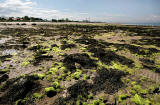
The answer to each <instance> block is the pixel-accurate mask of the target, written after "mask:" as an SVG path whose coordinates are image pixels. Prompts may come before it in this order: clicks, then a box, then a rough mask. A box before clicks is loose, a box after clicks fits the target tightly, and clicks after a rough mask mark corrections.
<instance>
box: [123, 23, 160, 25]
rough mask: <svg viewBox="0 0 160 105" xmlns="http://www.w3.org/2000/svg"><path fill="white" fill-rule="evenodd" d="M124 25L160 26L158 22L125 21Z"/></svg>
mask: <svg viewBox="0 0 160 105" xmlns="http://www.w3.org/2000/svg"><path fill="white" fill-rule="evenodd" d="M124 25H140V26H160V23H127V24H124Z"/></svg>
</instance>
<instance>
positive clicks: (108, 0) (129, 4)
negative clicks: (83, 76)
mask: <svg viewBox="0 0 160 105" xmlns="http://www.w3.org/2000/svg"><path fill="white" fill-rule="evenodd" d="M26 15H27V16H32V17H40V18H45V19H52V18H54V19H61V18H69V19H72V20H85V19H87V20H90V21H101V22H108V23H160V0H0V16H6V17H8V16H13V17H22V16H26Z"/></svg>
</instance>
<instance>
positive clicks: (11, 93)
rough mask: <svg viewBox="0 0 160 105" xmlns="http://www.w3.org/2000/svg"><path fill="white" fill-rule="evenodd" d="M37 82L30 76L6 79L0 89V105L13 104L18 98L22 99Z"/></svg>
mask: <svg viewBox="0 0 160 105" xmlns="http://www.w3.org/2000/svg"><path fill="white" fill-rule="evenodd" d="M35 87H36V88H37V84H36V83H35V82H34V80H33V79H32V78H31V77H30V76H25V77H19V78H14V79H10V80H8V81H6V83H5V84H4V85H3V86H2V88H1V89H0V92H2V94H1V95H0V105H5V104H9V105H10V104H13V103H14V102H15V101H16V100H18V99H23V98H25V97H26V95H27V94H28V93H30V92H31V90H32V89H34V88H35Z"/></svg>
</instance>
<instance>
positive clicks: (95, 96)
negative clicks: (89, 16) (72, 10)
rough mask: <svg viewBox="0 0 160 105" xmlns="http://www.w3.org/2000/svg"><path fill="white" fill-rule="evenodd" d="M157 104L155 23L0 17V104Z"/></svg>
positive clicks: (159, 36)
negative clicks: (7, 19)
mask: <svg viewBox="0 0 160 105" xmlns="http://www.w3.org/2000/svg"><path fill="white" fill-rule="evenodd" d="M14 104H15V105H88V104H90V105H126V104H127V105H159V104H160V27H153V26H152V27H151V26H135V25H134V26H133V25H130V26H128V25H116V24H115V25H114V24H104V23H92V24H91V23H39V22H38V23H27V22H25V23H24V22H19V23H18V22H13V23H12V22H11V23H8V22H6V23H0V105H14Z"/></svg>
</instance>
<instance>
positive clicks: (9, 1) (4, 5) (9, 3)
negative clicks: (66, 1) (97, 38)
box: [0, 0, 88, 20]
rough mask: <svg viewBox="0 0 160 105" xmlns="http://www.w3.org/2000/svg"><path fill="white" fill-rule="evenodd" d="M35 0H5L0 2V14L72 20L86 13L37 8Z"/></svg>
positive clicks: (80, 18) (81, 17)
mask: <svg viewBox="0 0 160 105" xmlns="http://www.w3.org/2000/svg"><path fill="white" fill-rule="evenodd" d="M37 6H38V5H37V4H36V2H32V1H31V0H25V1H22V0H6V1H4V2H0V16H14V17H22V16H33V17H40V18H46V19H52V18H70V19H74V20H83V19H85V18H86V17H85V15H88V13H78V12H70V11H69V9H66V10H67V11H65V12H62V11H59V10H51V9H46V8H37Z"/></svg>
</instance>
